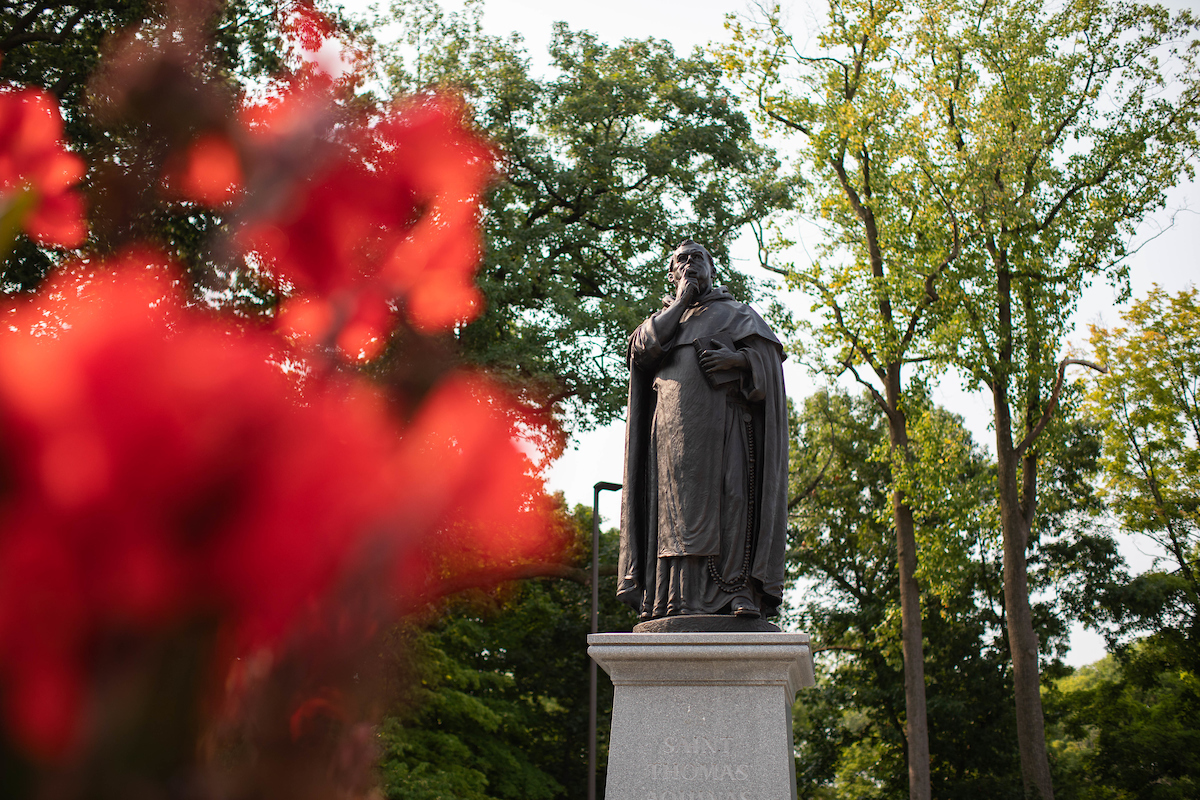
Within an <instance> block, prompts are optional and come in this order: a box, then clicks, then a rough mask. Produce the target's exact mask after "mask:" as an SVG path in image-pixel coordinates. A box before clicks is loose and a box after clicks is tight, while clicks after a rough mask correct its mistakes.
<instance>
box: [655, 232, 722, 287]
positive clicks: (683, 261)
mask: <svg viewBox="0 0 1200 800" xmlns="http://www.w3.org/2000/svg"><path fill="white" fill-rule="evenodd" d="M688 274H691V275H694V276H695V279H696V284H697V285H698V286H699V287H700V293H701V294H704V293H705V292H707V291H708V290H709V289H711V288H712V286H713V284H714V283H715V282H716V279H717V273H716V268H715V267H714V265H713V259H712V254H711V253H709V252H708V249H707V248H705V246H704V245H702V244H698V243H696V242H693V241H692V240H691V239H684V240H683V241H682V242H680V243H679V246H678V247H676V248H675V252H673V253H671V258H670V260H669V261H668V262H667V279H668V280H669V281H670V282H671V285H672V286H678V285H679V280H680V279H681V278H682V277H683V276H684V275H688Z"/></svg>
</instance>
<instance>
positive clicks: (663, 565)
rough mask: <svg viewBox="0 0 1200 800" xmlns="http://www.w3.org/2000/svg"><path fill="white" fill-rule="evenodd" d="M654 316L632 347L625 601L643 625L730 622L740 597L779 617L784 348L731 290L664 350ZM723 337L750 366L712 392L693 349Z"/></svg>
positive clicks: (690, 316) (719, 292) (707, 298)
mask: <svg viewBox="0 0 1200 800" xmlns="http://www.w3.org/2000/svg"><path fill="white" fill-rule="evenodd" d="M666 302H667V303H669V302H670V298H667V299H666ZM661 313H662V312H661V311H660V312H659V314H661ZM657 316H658V314H655V315H654V316H652V317H651V318H650V319H648V320H646V321H645V322H643V323H642V324H641V325H640V326H639V327H638V328H637V330H635V331H634V333H633V335H632V336H631V337H630V341H629V370H630V380H629V409H628V416H627V421H626V422H627V425H626V434H625V484H624V486H625V491H624V492H623V494H622V504H621V551H620V561H619V565H618V587H617V596H618V597H619V598H620V599H621V600H623V601H624V602H626V603H627V604H629V605H631V606H632V607H633V608H634V609H635V610H636V611H637V612H638V614H639V616H640V618H641V619H652V618H658V617H665V616H676V615H682V614H714V613H729V612H730V610H731V609H730V603H731V601H732V600H733V599H734V598H740V597H745V598H747V599H750V600H751V601H752V602H754V603H756V604H757V605H758V606H759V608H760V611H761V613H762V614H763V616H772V615H773V614H774V613H775V611H776V609H777V607H778V606H779V604H780V602H782V593H783V560H784V550H785V547H786V516H787V449H788V441H787V407H786V402H785V399H784V390H783V368H782V362H783V359H784V353H783V347H782V345H781V344H780V342H779V340H778V339H777V338H776V337H775V334H774V333H772V331H771V329H770V328H769V327H767V324H766V323H765V322H764V321H763V319H762V318H761V317H760V316H759V315H758V314H757V313H756V312H755V311H754V310H753V309H752V308H750V307H749V306H747V305H745V304H743V303H739V302H737V301H736V300H734V299H733V297H732V296H731V295H730V294H729V292H728V291H727V290H726V289H725V288H724V287H716V288H714V289H711V290H709V291H708V292H707V293H706V294H705V295H704V296H702V297H701V298H699V300H697V301H696V302H695V303H694V304H693V305H692V306H691V307H689V308H688V309H687V310H686V311H685V312H684V314H683V317H682V318H681V321H680V324H679V327H678V329H677V331H676V332H675V334H674V336H672V337H671V338H669V339H668V340H666V341H659V339H658V336H657V334H656V332H655V330H654V325H653V322H654V320H655V319H656V317H657ZM716 334H723V335H725V336H727V337H729V338H730V339H731V340H732V341H733V343H734V346H735V347H736V348H737V350H739V351H740V352H741V353H743V354H744V355H745V356H746V359H747V361H748V363H749V369H748V370H746V371H745V372H744V373H742V374H741V375H740V377H738V378H736V379H735V380H733V381H732V382H730V383H726V384H723V385H720V386H716V387H714V386H713V385H711V384H710V382H709V380H708V379H707V378H706V377H705V374H704V371H703V369H702V368H701V367H700V364H699V360H698V355H697V351H696V348H695V347H694V346H693V341H694V340H696V339H698V338H700V337H707V336H713V335H716ZM739 587H740V588H739Z"/></svg>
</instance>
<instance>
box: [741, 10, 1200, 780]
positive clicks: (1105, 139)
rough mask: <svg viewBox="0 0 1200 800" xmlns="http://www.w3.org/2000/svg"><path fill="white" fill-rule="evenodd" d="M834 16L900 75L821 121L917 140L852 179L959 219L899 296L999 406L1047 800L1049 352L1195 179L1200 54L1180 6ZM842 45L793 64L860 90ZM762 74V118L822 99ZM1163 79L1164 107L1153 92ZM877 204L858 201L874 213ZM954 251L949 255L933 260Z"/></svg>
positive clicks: (1037, 760) (1057, 374) (900, 271)
mask: <svg viewBox="0 0 1200 800" xmlns="http://www.w3.org/2000/svg"><path fill="white" fill-rule="evenodd" d="M885 23H886V27H882V26H884V24H885ZM831 24H832V26H833V28H834V29H835V30H841V29H845V30H846V31H847V33H848V34H849V35H848V36H844V37H842V45H841V46H842V47H843V48H851V45H850V42H862V47H863V52H871V50H870V48H871V47H872V46H874V47H875V52H879V53H885V54H886V56H885V57H887V58H890V59H892V60H891V62H889V63H890V65H891V66H892V69H890V70H889V71H888V72H887V73H886V74H887V75H889V76H892V75H894V76H896V77H895V79H894V80H891V81H890V82H888V83H887V84H885V85H886V87H887V88H888V91H887V92H886V93H881V94H880V100H879V101H878V102H877V103H876V104H875V106H873V107H872V111H871V113H870V114H869V115H865V116H856V115H854V114H851V113H850V112H849V110H847V113H846V114H845V115H844V116H843V117H840V118H838V122H839V125H838V126H836V127H834V126H831V130H832V131H834V132H835V133H836V134H837V136H838V137H840V136H842V135H843V132H844V131H852V130H855V128H854V124H856V123H859V122H861V123H862V124H864V125H869V126H870V129H871V130H875V131H878V130H880V129H881V128H886V127H887V126H888V125H889V124H890V125H891V129H893V130H896V131H905V132H907V133H908V136H907V137H905V138H903V139H901V138H899V137H898V136H896V137H893V138H892V139H890V141H895V142H903V143H905V144H910V143H914V144H911V146H906V147H893V148H892V149H891V150H881V149H878V148H876V150H875V152H874V153H871V155H872V156H873V158H871V159H866V158H863V159H859V161H858V162H857V163H858V166H859V172H860V174H861V175H862V176H864V177H866V176H874V179H875V184H876V185H879V184H883V183H888V184H889V185H891V186H896V187H900V188H903V187H906V186H909V185H915V186H921V187H922V189H921V191H922V192H923V193H924V195H925V196H926V197H927V198H928V199H929V200H931V201H932V202H931V203H929V205H931V206H932V207H933V208H935V209H939V212H940V213H943V214H944V215H946V216H948V217H949V218H950V222H952V223H954V224H945V225H943V228H944V230H942V231H941V232H940V233H939V232H938V231H936V230H933V229H932V228H931V227H929V226H927V227H925V228H923V229H919V230H921V232H922V233H924V234H925V238H923V239H921V240H919V241H921V242H923V243H924V249H920V248H911V250H910V252H911V253H912V254H913V255H909V254H907V253H905V251H903V250H900V249H896V248H894V249H895V250H896V252H897V253H898V254H899V255H900V257H899V258H897V259H894V260H893V261H892V265H893V267H894V269H895V272H896V274H897V275H899V276H900V277H898V278H897V279H896V280H895V283H899V284H900V285H908V286H910V287H912V288H913V290H914V291H913V294H912V295H910V297H911V298H912V300H910V304H912V305H914V306H919V304H920V303H922V302H926V301H925V300H924V299H923V298H922V296H921V294H920V292H919V291H918V287H920V286H921V285H922V283H924V282H925V281H927V280H929V279H930V278H931V277H935V278H936V277H939V276H940V279H938V280H935V281H930V282H929V284H928V286H929V288H930V290H931V291H930V292H927V293H926V295H925V296H926V297H928V298H930V299H929V300H928V302H929V303H930V305H931V310H937V311H939V312H940V313H943V314H946V316H942V317H940V318H939V319H938V324H937V325H931V326H929V327H926V328H921V327H919V326H916V325H912V326H910V327H909V328H908V330H914V331H916V332H917V333H918V334H920V336H919V337H918V338H917V341H916V342H915V344H914V347H915V348H917V349H918V351H920V352H921V353H923V354H924V355H929V356H933V357H935V358H936V359H937V360H939V361H941V362H942V363H944V364H947V365H951V366H953V367H955V368H956V369H957V370H959V371H960V372H961V374H963V375H964V376H965V377H966V378H967V381H968V383H969V384H970V385H972V386H980V387H984V388H986V389H987V390H988V391H989V392H990V393H991V395H992V398H993V408H994V425H993V427H994V429H995V431H996V452H997V459H998V473H997V483H996V497H997V504H998V509H999V513H1000V520H1001V523H1002V528H1003V531H1004V543H1005V546H1004V553H1005V556H1004V560H1005V573H1004V586H1005V608H1006V612H1007V615H1006V616H1007V628H1008V635H1009V639H1010V646H1011V652H1012V657H1013V660H1014V695H1015V701H1016V707H1017V720H1018V734H1019V741H1020V747H1021V754H1022V758H1021V763H1022V771H1023V775H1024V780H1025V783H1026V788H1027V791H1028V792H1029V793H1031V794H1036V795H1037V796H1040V797H1044V798H1047V797H1051V796H1053V787H1052V783H1051V780H1050V772H1049V763H1048V760H1047V756H1046V748H1045V735H1044V730H1043V727H1044V726H1043V715H1042V710H1041V702H1040V696H1039V683H1040V677H1039V675H1040V673H1039V665H1038V655H1039V644H1038V639H1037V636H1036V634H1035V631H1034V624H1033V620H1032V616H1031V614H1032V611H1031V606H1030V601H1029V587H1028V585H1027V583H1028V569H1027V566H1026V563H1027V559H1028V557H1029V548H1030V547H1031V546H1033V545H1034V544H1035V542H1036V539H1037V524H1036V522H1037V498H1038V480H1039V479H1038V473H1039V460H1040V458H1041V456H1042V454H1043V453H1044V451H1045V450H1046V448H1047V446H1048V445H1049V444H1050V438H1051V436H1052V435H1053V432H1048V431H1047V425H1048V424H1049V422H1050V420H1051V418H1052V416H1053V413H1054V407H1055V403H1056V400H1057V397H1058V393H1059V389H1058V388H1056V387H1060V386H1061V382H1062V370H1063V369H1064V368H1065V367H1066V366H1068V365H1069V363H1070V362H1069V361H1060V352H1059V351H1060V349H1061V342H1062V337H1063V333H1064V329H1065V327H1064V326H1065V325H1066V322H1067V320H1068V318H1069V315H1070V312H1071V309H1072V308H1073V305H1074V302H1075V299H1076V298H1077V297H1078V293H1079V291H1080V289H1081V287H1082V286H1083V285H1084V284H1085V283H1086V282H1087V281H1088V280H1090V279H1091V278H1092V277H1094V276H1098V275H1102V274H1107V275H1109V277H1111V278H1113V279H1115V280H1117V281H1118V282H1120V281H1121V280H1122V279H1123V276H1124V272H1123V270H1124V269H1126V267H1125V266H1123V259H1124V258H1125V256H1127V255H1128V253H1129V248H1130V245H1129V240H1130V237H1131V236H1132V234H1133V232H1134V230H1135V228H1136V225H1137V223H1138V222H1139V221H1140V220H1141V219H1143V218H1144V217H1145V215H1146V214H1147V213H1149V212H1150V211H1151V210H1153V209H1155V208H1157V207H1159V206H1161V205H1162V203H1163V196H1164V195H1163V193H1164V191H1165V189H1166V188H1167V187H1168V186H1170V185H1171V184H1173V183H1174V182H1175V181H1176V180H1178V179H1179V177H1180V176H1182V175H1185V174H1191V165H1190V159H1191V158H1193V157H1194V155H1195V153H1196V149H1197V138H1196V123H1197V111H1198V109H1200V81H1198V75H1197V69H1196V61H1195V59H1196V55H1197V47H1196V45H1195V44H1194V43H1193V42H1191V41H1189V37H1192V36H1194V34H1195V29H1196V24H1195V21H1194V20H1193V18H1192V16H1191V15H1190V14H1188V13H1187V12H1183V13H1181V14H1179V15H1177V16H1176V17H1175V18H1171V17H1170V15H1169V14H1168V13H1167V12H1166V11H1165V10H1164V9H1162V8H1158V7H1148V6H1139V5H1136V4H1132V3H1122V2H1118V3H1099V2H1082V1H1081V2H1071V3H1067V4H1065V5H1063V6H1061V7H1055V8H1053V9H1050V8H1043V7H1042V6H1041V4H1039V3H1033V2H1027V1H1025V0H1020V1H1014V2H999V3H995V2H982V3H976V2H950V3H942V2H926V3H920V4H916V5H913V4H909V5H907V6H906V8H905V9H904V10H903V12H902V11H901V10H900V9H899V8H896V7H892V6H886V5H885V6H880V5H876V4H874V3H871V4H868V5H866V6H865V7H864V6H859V5H856V4H834V5H833V6H831ZM839 26H840V27H839ZM771 30H772V35H771V36H770V37H765V42H766V46H765V48H764V49H765V50H766V52H767V53H775V54H776V55H775V56H774V58H775V60H774V61H767V62H765V63H767V64H777V63H781V61H782V60H783V55H782V54H784V53H787V52H788V51H787V48H788V47H790V39H788V38H787V37H786V36H785V35H784V34H782V32H781V31H780V29H779V28H778V27H777V26H776V27H774V28H772V29H771ZM881 34H886V35H884V36H882V38H881ZM825 42H826V40H822V43H825ZM873 42H874V43H875V44H874V45H872V43H873ZM841 52H843V51H831V52H830V53H829V54H828V56H826V54H820V55H819V56H818V57H817V58H816V59H811V58H806V57H805V56H803V54H794V53H792V54H791V55H795V56H796V58H797V59H798V60H799V61H800V63H801V64H802V65H809V66H811V65H814V64H815V65H817V66H820V65H821V64H827V65H828V66H829V67H830V72H831V74H832V75H833V79H834V83H833V85H834V87H835V88H838V87H840V88H841V89H844V88H845V87H851V86H856V85H858V82H860V81H861V80H862V76H864V75H868V76H869V75H870V73H869V72H868V71H866V69H865V68H866V67H867V66H868V63H867V62H866V61H865V60H853V59H852V60H849V61H847V60H846V59H844V58H842V57H841V55H840V53H841ZM850 52H857V51H856V50H854V49H851V50H850ZM824 58H829V59H830V60H828V61H822V60H821V59H824ZM860 65H861V66H862V69H860V68H859V67H860ZM757 77H758V80H757V81H756V82H755V83H754V84H752V86H751V89H752V91H753V92H754V94H755V96H757V97H760V98H761V102H762V103H763V104H764V105H765V106H766V107H767V108H771V106H772V104H773V103H777V100H776V98H777V97H780V98H782V99H783V100H788V101H789V103H790V107H795V108H798V109H802V110H808V109H816V108H819V107H820V103H821V100H820V98H821V97H824V96H827V95H825V94H824V93H818V94H817V98H818V99H813V98H812V97H809V96H803V95H799V94H787V90H786V89H785V88H784V89H781V88H780V81H781V80H782V78H783V77H784V76H783V75H782V74H781V73H780V72H779V71H778V70H777V69H775V70H772V69H760V70H759V72H758V73H757ZM1168 85H1169V86H1170V87H1171V91H1170V94H1169V96H1168V95H1164V94H1163V93H1161V92H1160V89H1159V87H1162V86H1168ZM780 116H784V115H783V114H780ZM901 119H902V120H904V122H905V124H906V126H907V127H903V126H901V125H900V123H899V122H898V121H897V120H901ZM835 141H840V139H838V138H836V137H835ZM847 141H849V140H847ZM855 144H857V140H856V141H855ZM862 152H863V154H864V155H866V154H868V152H869V151H867V150H865V149H863V150H862ZM817 163H822V162H821V161H820V160H818V161H817ZM836 173H837V171H836V170H835V174H834V175H833V176H832V177H830V178H829V179H828V184H829V186H830V187H832V188H833V189H836V188H837V187H839V186H841V185H842V184H843V183H844V179H843V178H842V177H841V175H840V174H836ZM908 174H914V176H919V178H922V179H923V180H924V181H925V183H921V182H920V181H919V180H917V179H916V178H914V179H913V180H907V179H906V178H905V176H906V175H908ZM888 197H890V195H887V194H885V195H884V196H883V198H880V199H877V200H875V201H874V202H873V203H864V204H863V205H864V207H865V208H866V209H868V210H872V211H873V212H874V213H875V215H876V216H877V215H878V214H879V211H878V210H876V209H886V208H888V207H889V206H887V205H886V204H885V203H884V202H883V200H884V199H886V198H888ZM942 208H944V209H945V210H944V211H941V209H942ZM901 219H905V220H907V219H912V220H913V221H914V222H917V221H920V220H921V219H923V217H922V215H921V214H920V213H911V214H909V216H907V217H901ZM850 222H851V223H853V224H845V223H839V224H837V225H836V226H835V231H836V232H838V233H837V235H844V234H843V233H842V232H843V231H857V230H859V228H858V225H859V223H858V222H856V221H854V220H853V219H851V220H850ZM864 230H865V228H864ZM947 231H949V232H947ZM951 235H953V236H954V240H955V241H956V242H958V243H959V245H960V247H959V249H958V250H956V251H955V252H957V253H958V257H957V258H956V259H954V260H953V262H952V264H951V265H949V266H948V268H947V269H946V270H945V271H942V272H937V271H936V270H931V269H930V264H931V263H935V261H930V260H928V253H929V252H930V250H929V245H930V244H931V243H937V242H943V243H944V242H946V240H947V239H948V238H950V237H951ZM949 250H950V248H949V247H948V246H947V245H945V244H943V245H942V246H941V247H940V248H936V249H934V250H933V252H947V251H949ZM879 253H880V255H881V256H886V255H887V254H888V249H887V248H885V247H880V248H879ZM923 254H924V255H925V260H923V259H921V258H919V256H921V255H923ZM871 288H872V289H873V290H875V291H878V289H877V287H876V286H872V287H871ZM935 292H936V294H937V295H938V296H939V297H940V300H941V304H938V301H935V300H933V299H932V298H933V297H934V293H935ZM861 296H870V295H868V294H867V293H865V292H864V293H862V295H861ZM822 302H824V303H826V304H827V305H828V304H829V300H828V299H827V298H825V297H822ZM934 306H936V308H934ZM951 309H953V311H951ZM925 319H926V320H927V321H928V320H929V317H928V316H927V317H925ZM853 330H854V329H853V328H851V329H850V331H851V332H853ZM898 333H899V332H898ZM898 340H899V341H905V340H904V339H903V338H899V339H898ZM851 341H853V339H851ZM1060 430H1061V428H1060Z"/></svg>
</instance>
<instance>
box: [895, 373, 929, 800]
mask: <svg viewBox="0 0 1200 800" xmlns="http://www.w3.org/2000/svg"><path fill="white" fill-rule="evenodd" d="M894 369H895V373H896V379H895V381H894V383H893V381H892V380H889V381H888V387H887V389H888V402H889V404H890V405H891V409H890V413H889V414H888V415H887V418H888V438H889V441H890V443H891V449H892V453H893V454H896V453H898V454H899V455H900V456H901V457H902V458H904V459H905V460H907V459H908V418H907V416H906V415H905V414H904V412H903V411H901V410H900V409H899V402H898V401H899V394H900V391H899V374H898V373H899V366H898V365H896V367H895V368H894ZM892 519H893V524H894V525H895V527H896V562H897V565H898V567H899V569H900V631H901V634H900V635H901V642H902V645H903V652H904V711H905V720H906V722H905V738H906V739H907V741H908V796H909V800H930V781H929V724H928V722H927V720H926V717H925V651H924V646H923V641H924V637H923V634H922V632H921V589H920V587H919V586H918V585H917V536H916V527H915V525H914V523H913V514H912V508H911V507H910V506H909V505H908V502H907V501H906V500H905V498H904V492H902V491H901V490H899V489H893V490H892Z"/></svg>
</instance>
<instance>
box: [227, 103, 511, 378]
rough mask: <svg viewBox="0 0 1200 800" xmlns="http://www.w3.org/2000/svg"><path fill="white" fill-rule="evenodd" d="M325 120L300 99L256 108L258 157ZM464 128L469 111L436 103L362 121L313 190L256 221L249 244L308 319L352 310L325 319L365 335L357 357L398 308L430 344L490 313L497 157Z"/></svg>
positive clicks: (326, 156) (311, 183) (252, 123)
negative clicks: (481, 268)
mask: <svg viewBox="0 0 1200 800" xmlns="http://www.w3.org/2000/svg"><path fill="white" fill-rule="evenodd" d="M322 113H325V114H327V113H328V112H327V111H326V110H325V106H323V105H322V103H321V102H320V100H319V98H317V97H314V96H313V95H312V94H311V93H309V92H294V93H291V94H287V95H285V96H283V97H281V98H273V99H271V100H270V101H267V102H265V103H262V104H259V105H256V106H252V107H250V108H249V109H247V111H246V112H245V115H244V118H245V120H246V126H247V134H248V138H249V139H250V140H251V141H253V142H255V143H256V145H255V146H257V147H259V148H274V149H278V148H280V147H281V146H282V145H283V144H284V142H286V140H287V139H288V137H290V136H293V135H294V133H295V132H296V131H297V130H299V131H306V130H308V129H309V128H311V127H312V126H313V122H312V120H313V119H314V118H317V117H319V115H321V114H322ZM462 119H463V109H462V107H461V105H460V104H458V103H456V102H454V101H452V100H450V99H447V98H441V97H435V98H425V99H423V100H420V101H416V102H414V103H412V104H410V105H407V106H404V107H400V108H397V109H395V110H393V111H391V112H389V113H388V114H387V115H385V116H384V117H383V119H381V120H378V121H376V122H374V123H370V122H368V121H366V120H359V121H357V122H356V123H354V124H353V125H352V126H349V127H348V128H347V129H344V130H341V131H339V133H338V139H337V143H336V144H331V145H330V146H329V147H328V149H326V150H325V151H324V152H321V153H319V155H318V159H319V161H320V163H319V166H318V167H317V169H316V171H315V174H314V176H313V177H312V179H311V180H308V181H305V182H304V183H302V184H301V185H299V186H298V187H296V191H294V193H293V194H292V195H291V196H290V197H289V198H288V199H287V200H285V201H281V202H279V203H278V204H276V207H274V208H272V209H270V210H269V211H268V212H266V213H263V214H261V215H259V216H258V217H256V218H254V219H252V220H250V222H249V224H248V226H247V229H246V231H245V232H244V234H243V241H244V242H245V243H247V244H248V245H249V247H250V248H251V249H252V250H254V251H256V252H257V253H258V254H259V256H260V257H261V258H262V259H263V261H264V262H265V263H266V264H267V265H268V267H269V269H270V270H271V271H273V272H274V273H275V274H276V275H278V276H279V277H280V278H282V279H285V280H287V281H288V282H290V283H291V284H293V285H294V287H295V296H296V297H297V298H302V302H304V303H305V304H307V305H309V308H308V311H307V312H306V314H305V315H304V316H305V319H307V320H309V321H312V320H314V319H317V316H316V313H317V312H316V310H315V309H313V308H311V304H312V303H313V302H327V303H334V302H336V303H339V304H340V306H339V307H338V309H337V313H334V311H333V310H330V311H326V312H323V315H322V318H324V319H338V320H341V321H342V323H343V324H345V323H349V322H351V321H353V322H355V323H356V325H357V328H358V329H357V331H356V333H355V334H354V335H353V336H352V337H350V338H351V339H352V342H353V344H352V345H351V346H350V350H348V351H347V352H348V354H349V355H351V357H355V356H356V355H357V353H358V352H359V350H360V349H361V348H356V347H355V346H354V345H356V344H361V343H362V342H365V341H369V340H370V339H372V338H375V339H377V340H382V339H383V338H384V337H385V336H386V333H387V329H388V325H387V324H386V317H387V312H386V311H385V306H386V304H387V302H388V301H389V300H394V301H397V302H398V303H399V305H400V307H401V308H402V309H403V313H404V314H405V315H406V316H407V318H408V320H409V321H410V322H411V323H412V324H413V325H414V326H415V327H417V328H418V329H419V330H423V331H429V332H432V331H442V330H447V329H449V328H451V327H453V326H454V325H455V324H458V323H462V322H466V321H469V320H471V319H473V318H474V317H475V316H476V315H478V314H479V312H480V311H481V310H482V305H481V304H482V298H481V296H480V295H479V291H478V289H476V288H475V285H474V282H473V278H474V271H475V267H476V265H477V264H478V262H479V256H480V253H481V250H482V239H481V234H480V231H479V218H480V213H481V212H480V203H481V201H482V194H483V191H484V189H485V188H486V186H487V183H488V181H489V180H491V178H492V176H493V174H494V171H495V154H494V152H493V151H492V149H491V148H490V147H489V146H488V145H486V144H485V143H484V142H483V141H482V140H481V139H480V138H479V137H478V136H476V135H475V134H474V133H472V132H471V131H469V130H468V129H467V128H466V127H465V125H464V124H463V121H462ZM314 298H320V299H319V300H315V299H314ZM285 316H287V314H286V310H285ZM296 322H297V317H296V316H293V317H292V324H293V325H295V324H296ZM297 332H300V333H303V334H307V335H309V336H312V337H314V338H321V332H318V331H311V330H299V331H297Z"/></svg>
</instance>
